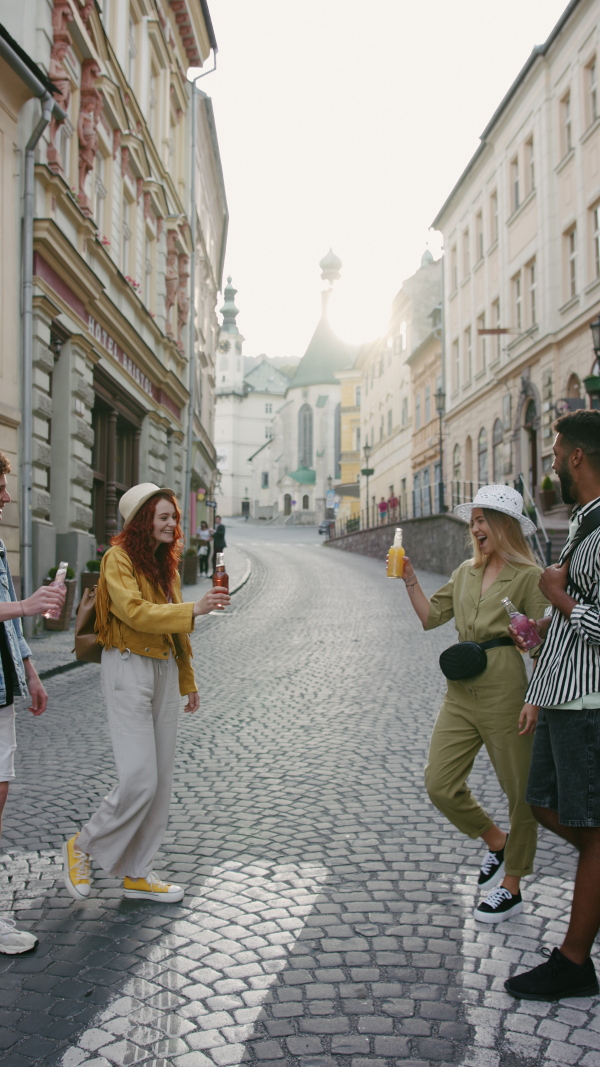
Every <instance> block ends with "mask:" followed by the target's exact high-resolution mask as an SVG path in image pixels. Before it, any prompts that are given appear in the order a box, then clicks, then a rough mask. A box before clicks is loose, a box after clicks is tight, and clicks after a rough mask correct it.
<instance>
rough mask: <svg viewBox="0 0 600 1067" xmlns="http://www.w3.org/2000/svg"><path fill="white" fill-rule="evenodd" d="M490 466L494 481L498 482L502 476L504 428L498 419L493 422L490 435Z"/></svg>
mask: <svg viewBox="0 0 600 1067" xmlns="http://www.w3.org/2000/svg"><path fill="white" fill-rule="evenodd" d="M492 466H493V478H494V482H495V483H496V484H498V483H500V482H501V481H502V480H503V478H504V429H503V427H502V422H501V421H500V419H496V421H495V423H494V432H493V435H492Z"/></svg>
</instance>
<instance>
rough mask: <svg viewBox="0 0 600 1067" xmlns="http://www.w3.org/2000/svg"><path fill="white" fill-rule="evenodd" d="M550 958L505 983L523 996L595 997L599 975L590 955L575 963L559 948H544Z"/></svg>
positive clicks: (518, 995)
mask: <svg viewBox="0 0 600 1067" xmlns="http://www.w3.org/2000/svg"><path fill="white" fill-rule="evenodd" d="M542 953H543V955H544V956H549V957H550V958H549V959H548V961H547V962H546V963H540V965H539V967H534V968H533V970H532V971H525V972H524V974H515V975H514V976H513V977H512V978H508V979H507V980H506V982H505V983H504V988H505V989H506V992H507V993H510V995H511V997H519V998H520V999H522V1000H550V1001H552V1000H560V999H561V998H562V997H593V996H595V994H596V993H598V991H599V990H598V979H597V978H596V971H595V969H594V964H593V963H592V961H591V959H587V960H586V961H585V963H573V961H572V960H569V959H567V957H566V956H563V954H562V952H561V951H560V949H558V948H554V949H552V952H550V951H549V950H548V949H542Z"/></svg>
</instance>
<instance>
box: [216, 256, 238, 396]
mask: <svg viewBox="0 0 600 1067" xmlns="http://www.w3.org/2000/svg"><path fill="white" fill-rule="evenodd" d="M236 294H237V289H234V288H233V285H232V284H231V275H229V277H228V279H227V286H226V288H225V292H224V294H223V295H224V297H225V300H224V303H223V307H222V308H221V314H222V316H223V323H222V325H221V329H220V330H219V340H218V342H217V368H216V383H215V384H216V390H215V391H216V394H217V396H218V395H219V394H220V395H223V394H224V393H238V394H239V395H240V396H242V395H243V393H244V356H243V351H242V350H243V344H244V338H243V337H242V335H241V333H240V331H239V330H238V328H237V323H236V321H235V320H236V318H237V316H238V309H237V307H236V306H235V297H236Z"/></svg>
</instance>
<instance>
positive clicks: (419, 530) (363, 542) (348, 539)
mask: <svg viewBox="0 0 600 1067" xmlns="http://www.w3.org/2000/svg"><path fill="white" fill-rule="evenodd" d="M398 525H399V526H401V527H402V534H403V544H404V547H405V549H406V554H407V555H408V556H410V560H411V563H412V564H413V566H414V567H415V568H416V569H417V570H424V571H432V572H433V573H435V574H448V575H450V574H451V573H452V571H453V570H455V568H456V567H458V565H459V564H460V563H462V561H463V560H464V559H469V558H470V557H471V556H472V554H473V553H472V549H471V546H470V542H469V543H468V542H467V537H468V529H467V526H466V524H465V523H464V522H461V521H460V519H457V518H456V517H455V516H454V515H428V516H427V517H425V518H422V519H405V520H404V521H403V522H401V523H389V524H388V525H386V526H378V527H376V528H374V529H372V530H361V531H360V532H359V533H351V534H344V536H343V537H336V538H334V539H333V540H331V541H326V542H325V544H326V545H327V547H328V548H341V549H343V550H344V551H346V552H359V553H360V554H361V555H363V556H373V557H374V558H375V559H381V560H384V559H385V556H386V552H387V550H388V548H389V547H390V545H391V544H392V543H393V540H394V532H395V529H396V526H398Z"/></svg>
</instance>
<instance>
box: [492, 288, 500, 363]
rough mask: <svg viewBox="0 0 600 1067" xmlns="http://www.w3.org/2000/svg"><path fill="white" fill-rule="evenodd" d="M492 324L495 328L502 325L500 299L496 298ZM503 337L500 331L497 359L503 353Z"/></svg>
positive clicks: (493, 306) (497, 336)
mask: <svg viewBox="0 0 600 1067" xmlns="http://www.w3.org/2000/svg"><path fill="white" fill-rule="evenodd" d="M492 325H493V326H494V329H496V330H499V329H500V325H501V324H500V300H494V302H493V304H492ZM501 338H502V334H500V333H499V334H497V335H496V351H495V358H496V359H500V355H501V353H502V340H501Z"/></svg>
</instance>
